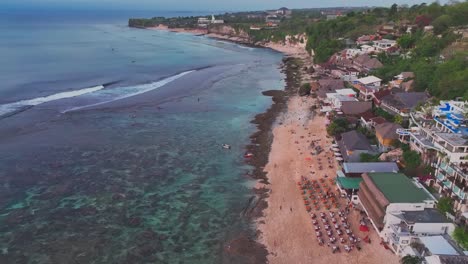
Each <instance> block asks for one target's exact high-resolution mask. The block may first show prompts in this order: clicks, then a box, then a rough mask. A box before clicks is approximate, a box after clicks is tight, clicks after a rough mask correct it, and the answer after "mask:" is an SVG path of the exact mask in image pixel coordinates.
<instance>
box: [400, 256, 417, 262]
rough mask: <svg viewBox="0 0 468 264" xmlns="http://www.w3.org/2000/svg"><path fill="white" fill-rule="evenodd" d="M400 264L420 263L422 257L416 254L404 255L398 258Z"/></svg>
mask: <svg viewBox="0 0 468 264" xmlns="http://www.w3.org/2000/svg"><path fill="white" fill-rule="evenodd" d="M400 263H401V264H420V263H422V258H421V257H418V256H410V255H406V256H404V257H402V258H401V259H400Z"/></svg>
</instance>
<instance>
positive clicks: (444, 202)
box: [437, 197, 453, 215]
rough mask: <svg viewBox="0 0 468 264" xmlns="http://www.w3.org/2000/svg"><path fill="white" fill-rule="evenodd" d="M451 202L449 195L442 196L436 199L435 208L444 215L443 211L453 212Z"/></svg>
mask: <svg viewBox="0 0 468 264" xmlns="http://www.w3.org/2000/svg"><path fill="white" fill-rule="evenodd" d="M452 206H453V202H452V199H450V198H449V197H442V198H440V199H439V201H437V209H438V210H439V211H440V212H441V213H443V214H444V215H445V213H451V214H453V209H452Z"/></svg>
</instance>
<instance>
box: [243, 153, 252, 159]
mask: <svg viewBox="0 0 468 264" xmlns="http://www.w3.org/2000/svg"><path fill="white" fill-rule="evenodd" d="M251 157H253V154H252V153H245V155H244V158H251Z"/></svg>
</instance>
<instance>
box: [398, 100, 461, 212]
mask: <svg viewBox="0 0 468 264" xmlns="http://www.w3.org/2000/svg"><path fill="white" fill-rule="evenodd" d="M467 113H468V102H463V101H442V102H441V105H440V106H438V107H435V109H433V110H432V111H431V107H426V108H423V109H422V110H421V111H418V112H412V113H411V114H410V122H411V125H410V129H406V130H404V129H401V130H399V131H397V134H399V135H400V140H401V141H403V142H405V143H406V142H408V143H409V144H410V147H411V149H413V150H415V151H417V152H419V153H420V154H421V157H422V159H423V161H424V162H425V163H427V164H430V165H432V166H433V167H434V168H435V175H434V176H435V182H434V181H432V182H430V184H434V185H435V187H436V188H438V189H439V193H440V194H441V195H442V196H445V197H450V198H452V199H453V201H454V210H455V211H456V212H457V215H460V214H462V213H464V212H468V202H467V201H468V140H467V136H468V120H467V119H466V118H465V116H466V114H467Z"/></svg>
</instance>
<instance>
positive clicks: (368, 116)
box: [361, 110, 376, 122]
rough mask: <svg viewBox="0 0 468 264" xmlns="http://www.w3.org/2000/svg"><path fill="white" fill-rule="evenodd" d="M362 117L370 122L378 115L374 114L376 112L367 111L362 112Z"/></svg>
mask: <svg viewBox="0 0 468 264" xmlns="http://www.w3.org/2000/svg"><path fill="white" fill-rule="evenodd" d="M361 117H362V118H363V119H364V120H366V122H369V120H371V119H372V118H374V117H376V115H374V113H372V111H370V110H369V111H366V112H364V113H362V114H361Z"/></svg>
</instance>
